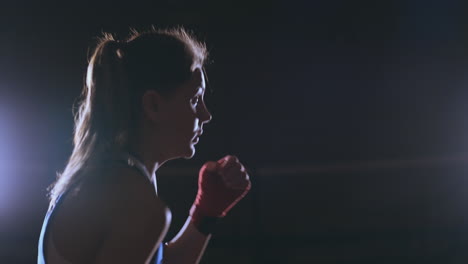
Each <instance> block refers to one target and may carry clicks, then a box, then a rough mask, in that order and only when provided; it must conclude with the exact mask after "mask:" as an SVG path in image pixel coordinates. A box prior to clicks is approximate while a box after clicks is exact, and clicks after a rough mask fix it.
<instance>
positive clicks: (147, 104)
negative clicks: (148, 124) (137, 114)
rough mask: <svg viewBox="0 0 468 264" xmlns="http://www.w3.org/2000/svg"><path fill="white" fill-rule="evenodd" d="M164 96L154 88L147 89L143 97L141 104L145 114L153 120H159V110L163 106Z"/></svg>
mask: <svg viewBox="0 0 468 264" xmlns="http://www.w3.org/2000/svg"><path fill="white" fill-rule="evenodd" d="M161 103H162V97H161V95H160V94H159V93H158V92H156V91H154V90H147V91H146V92H145V93H144V94H143V96H142V98H141V104H142V108H143V113H144V115H145V116H146V117H147V118H148V119H150V120H151V121H154V122H156V121H157V120H158V112H159V110H160V108H161Z"/></svg>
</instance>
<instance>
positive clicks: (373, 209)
mask: <svg viewBox="0 0 468 264" xmlns="http://www.w3.org/2000/svg"><path fill="white" fill-rule="evenodd" d="M467 11H468V5H467V4H465V3H463V1H422V0H421V1H364V0H360V1H343V0H336V1H310V3H309V2H307V1H304V2H299V1H281V2H279V1H276V2H270V1H211V0H207V1H198V2H195V1H184V0H177V1H175V0H173V1H169V0H166V1H148V2H131V1H128V2H125V1H114V2H108V3H104V2H101V3H95V2H85V1H82V2H72V3H68V2H60V3H47V2H33V1H29V3H28V1H23V2H15V3H12V2H11V3H8V2H6V3H2V8H1V9H0V15H1V16H0V29H1V31H0V33H1V34H0V45H1V46H0V142H1V148H0V172H1V173H0V224H1V225H0V234H2V235H1V236H0V262H1V263H31V262H32V261H34V257H35V254H36V253H37V250H36V248H35V246H36V244H35V243H37V237H38V233H39V229H40V224H41V221H42V217H43V216H44V213H45V210H46V206H47V200H46V198H45V193H46V191H45V188H46V187H47V186H48V185H49V184H50V183H51V182H52V181H53V179H54V175H55V172H56V171H59V170H61V169H63V166H64V163H65V161H66V159H67V158H68V155H69V154H70V151H71V136H72V134H71V133H72V128H73V123H72V115H71V106H72V104H73V102H74V100H75V98H76V97H77V96H78V95H79V93H80V90H81V86H82V81H83V76H84V71H85V68H86V55H87V52H88V48H89V47H90V46H92V45H93V43H94V38H95V37H96V36H98V35H99V34H100V33H101V32H102V31H104V32H114V33H117V34H120V35H122V34H126V32H128V28H129V27H136V28H143V27H148V26H149V25H152V24H153V25H156V26H174V25H184V26H185V27H186V28H189V29H191V30H193V31H194V32H195V33H196V35H197V36H198V37H199V38H201V39H203V40H205V41H206V42H207V45H208V48H209V50H210V53H211V58H212V60H213V63H212V64H211V65H210V66H209V67H208V75H209V79H210V84H211V86H212V87H213V89H214V93H213V94H211V95H208V98H207V100H208V106H209V107H210V109H211V111H212V113H213V116H214V118H213V121H212V122H211V123H210V124H208V125H207V126H206V129H205V134H204V136H203V138H202V139H201V141H200V143H199V144H198V145H197V154H196V156H195V158H193V159H192V160H189V161H187V160H178V161H171V162H169V163H168V164H167V165H165V168H162V169H161V172H160V181H161V195H162V196H164V197H165V199H167V201H168V203H169V204H170V205H171V207H172V208H173V212H174V216H175V217H174V224H173V228H172V229H171V232H172V233H171V234H173V233H174V232H175V231H174V230H175V229H177V227H180V224H181V223H182V221H183V219H184V217H185V216H186V210H187V209H188V207H189V206H190V202H191V201H192V199H193V196H194V192H195V188H196V186H195V178H194V177H195V175H196V169H197V168H198V167H200V165H201V164H202V163H203V162H204V161H206V160H208V159H217V158H220V157H221V156H223V155H225V154H235V155H237V156H238V157H239V158H240V159H241V161H243V162H244V164H245V165H246V166H247V167H249V168H250V169H251V171H252V178H253V179H254V186H253V187H254V189H253V190H252V192H251V194H250V195H249V196H248V197H247V198H246V200H245V201H243V202H242V203H241V204H240V205H239V207H238V208H236V209H235V210H234V211H233V213H232V216H230V218H228V219H226V222H225V223H224V224H223V225H224V228H223V230H222V231H220V234H219V235H218V236H215V238H214V240H213V241H212V243H211V244H210V248H209V250H208V251H207V255H206V257H205V258H204V260H203V261H202V262H204V263H219V262H224V263H227V262H228V261H231V262H232V263H240V262H242V263H279V262H281V263H310V262H312V261H318V262H319V263H354V262H355V263H364V262H366V261H367V262H368V263H386V262H388V263H390V262H392V263H394V262H397V263H403V262H404V261H408V263H410V262H411V263H414V262H419V261H426V263H427V262H428V261H434V263H462V262H464V261H466V260H468V258H466V256H464V254H463V250H462V249H463V248H464V247H465V246H466V243H465V236H464V232H465V231H464V230H465V227H466V226H465V224H464V219H465V217H466V214H465V203H466V202H465V201H466V198H467V197H465V195H464V190H465V185H466V184H467V182H466V180H465V173H464V172H465V171H466V160H467V159H466V158H467V156H466V154H467V151H468V141H467V140H466V136H465V135H467V132H468V122H467V119H466V117H465V113H466V112H467V110H468V109H467V106H466V105H467V104H466V103H465V102H466V99H467V92H466V88H465V85H466V82H467V78H466V77H465V76H466V74H465V73H466V70H467V68H468V61H467V59H468V52H467V51H468V49H467V47H468V45H467V44H468V38H467V34H468V33H467V32H468V20H467V18H466V17H467V16H466V14H467ZM181 179H183V180H181ZM457 261H458V262H457Z"/></svg>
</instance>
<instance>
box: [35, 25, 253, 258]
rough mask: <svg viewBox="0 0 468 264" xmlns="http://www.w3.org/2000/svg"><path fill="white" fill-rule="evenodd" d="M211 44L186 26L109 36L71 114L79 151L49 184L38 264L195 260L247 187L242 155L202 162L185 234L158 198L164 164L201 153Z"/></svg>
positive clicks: (95, 56)
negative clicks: (171, 232) (174, 228)
mask: <svg viewBox="0 0 468 264" xmlns="http://www.w3.org/2000/svg"><path fill="white" fill-rule="evenodd" d="M206 58H207V51H206V47H205V45H204V44H203V43H201V42H199V41H198V40H196V39H195V38H194V37H193V36H192V35H191V34H189V33H187V32H186V31H185V30H184V29H182V28H174V29H154V28H153V29H151V30H148V31H144V32H137V31H135V30H133V31H132V33H131V34H130V36H129V37H128V38H126V39H124V40H117V39H115V38H114V37H113V36H112V35H110V34H104V36H103V37H102V38H100V41H99V42H98V45H97V46H96V48H95V49H94V51H93V53H92V55H91V57H90V60H89V65H88V70H87V74H86V84H85V85H84V88H83V92H82V97H81V100H80V101H79V105H78V111H77V112H76V113H75V128H74V137H73V145H74V148H73V151H72V154H71V156H70V158H69V159H68V162H67V164H66V166H65V169H64V170H63V172H62V173H60V174H58V178H57V180H56V181H55V182H54V183H53V185H51V189H50V193H49V196H50V206H49V210H48V212H47V214H46V217H45V219H44V222H43V226H42V230H41V235H40V239H39V247H38V250H39V251H38V263H39V264H45V263H47V264H55V263H113V264H116V263H152V264H153V263H164V264H171V263H198V262H199V260H200V258H201V256H202V255H203V252H204V250H205V248H206V245H207V243H208V241H209V239H210V237H211V232H212V230H213V228H214V225H215V223H216V222H217V220H218V219H220V218H222V217H224V216H225V215H226V213H227V212H228V211H229V210H230V209H231V208H232V207H233V206H234V205H235V204H236V203H237V202H238V201H239V200H240V199H242V197H244V195H245V194H246V193H247V192H248V190H249V189H250V185H251V184H250V180H249V175H248V173H247V172H246V169H245V168H244V166H243V165H242V164H241V163H240V161H239V160H238V159H237V158H236V157H235V156H232V155H227V156H225V157H224V158H222V159H220V160H218V161H208V162H206V163H205V164H204V165H203V166H202V168H201V169H200V172H199V176H198V177H199V179H198V193H197V196H196V199H195V201H194V203H193V205H192V207H191V209H190V212H187V213H188V215H189V216H188V218H187V221H186V223H185V225H184V226H183V227H182V228H181V230H180V232H179V233H178V234H177V235H176V237H174V238H173V239H172V240H170V241H168V242H165V236H166V233H167V231H168V228H169V226H170V222H171V212H170V210H169V209H168V207H167V206H166V205H165V204H164V202H163V201H161V200H160V199H159V197H158V195H157V184H156V172H157V170H158V168H160V167H161V166H162V165H163V164H164V163H165V162H166V161H168V160H172V159H177V158H185V159H190V158H192V157H193V155H194V154H195V145H196V144H197V143H198V140H199V137H200V136H201V135H202V133H203V129H204V127H203V126H204V125H205V124H207V123H208V122H210V120H211V119H212V116H211V113H210V112H209V110H208V109H207V107H206V105H205V102H204V93H205V90H206V84H205V78H206V73H205V70H204V65H205V61H206Z"/></svg>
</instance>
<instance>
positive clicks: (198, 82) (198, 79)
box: [192, 67, 205, 90]
mask: <svg viewBox="0 0 468 264" xmlns="http://www.w3.org/2000/svg"><path fill="white" fill-rule="evenodd" d="M192 79H193V85H195V86H196V89H197V90H198V88H200V87H201V88H202V89H203V90H205V76H204V74H203V71H202V69H201V68H200V67H197V68H195V70H194V71H193V75H192Z"/></svg>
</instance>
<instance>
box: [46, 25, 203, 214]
mask: <svg viewBox="0 0 468 264" xmlns="http://www.w3.org/2000/svg"><path fill="white" fill-rule="evenodd" d="M207 56H208V52H207V50H206V46H205V44H204V43H202V42H199V41H197V40H196V39H195V38H194V37H193V35H192V34H190V33H189V32H187V31H186V30H184V29H183V28H181V27H179V28H173V29H155V28H154V27H152V28H151V29H150V30H147V31H143V32H138V31H136V30H134V29H132V30H131V34H130V36H129V37H128V38H127V39H125V40H117V39H116V38H115V37H114V36H113V35H112V34H109V33H103V36H102V37H101V38H99V39H98V43H97V46H96V48H95V49H94V51H93V53H92V55H91V57H90V59H89V65H88V69H87V73H86V83H85V85H84V87H83V91H82V94H81V100H80V101H79V102H78V111H77V112H76V113H74V120H75V127H74V137H73V146H74V148H73V151H72V153H71V155H70V158H69V159H68V162H67V164H66V166H65V169H64V170H63V172H62V173H57V180H56V181H55V182H54V183H53V184H52V185H51V186H50V187H49V189H48V190H49V191H50V192H49V198H50V205H51V207H52V206H53V205H55V203H56V201H57V198H58V197H59V196H60V195H61V194H63V193H64V192H65V191H66V190H67V189H69V188H70V186H72V185H73V184H74V183H75V182H77V181H78V180H79V179H81V178H82V176H83V174H84V173H82V172H84V170H85V169H86V168H87V167H89V166H91V165H92V164H99V161H100V159H101V158H102V157H103V156H105V155H106V154H108V153H110V152H113V151H119V150H124V151H125V150H126V148H127V147H128V145H127V144H128V142H129V138H130V137H131V136H132V135H133V133H135V131H134V130H135V129H136V124H137V123H136V122H137V120H138V118H139V114H140V107H141V106H140V100H139V99H140V98H141V96H142V95H143V93H144V91H146V90H148V89H154V90H157V91H158V92H160V93H161V94H162V95H164V96H170V95H171V94H173V93H174V92H175V90H176V89H175V88H176V87H177V86H178V85H180V84H182V83H183V82H185V81H187V80H188V79H189V78H190V76H191V73H192V71H193V70H194V67H196V66H197V65H200V66H201V67H202V69H203V66H204V64H205V62H206V59H207ZM203 71H204V70H203Z"/></svg>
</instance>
